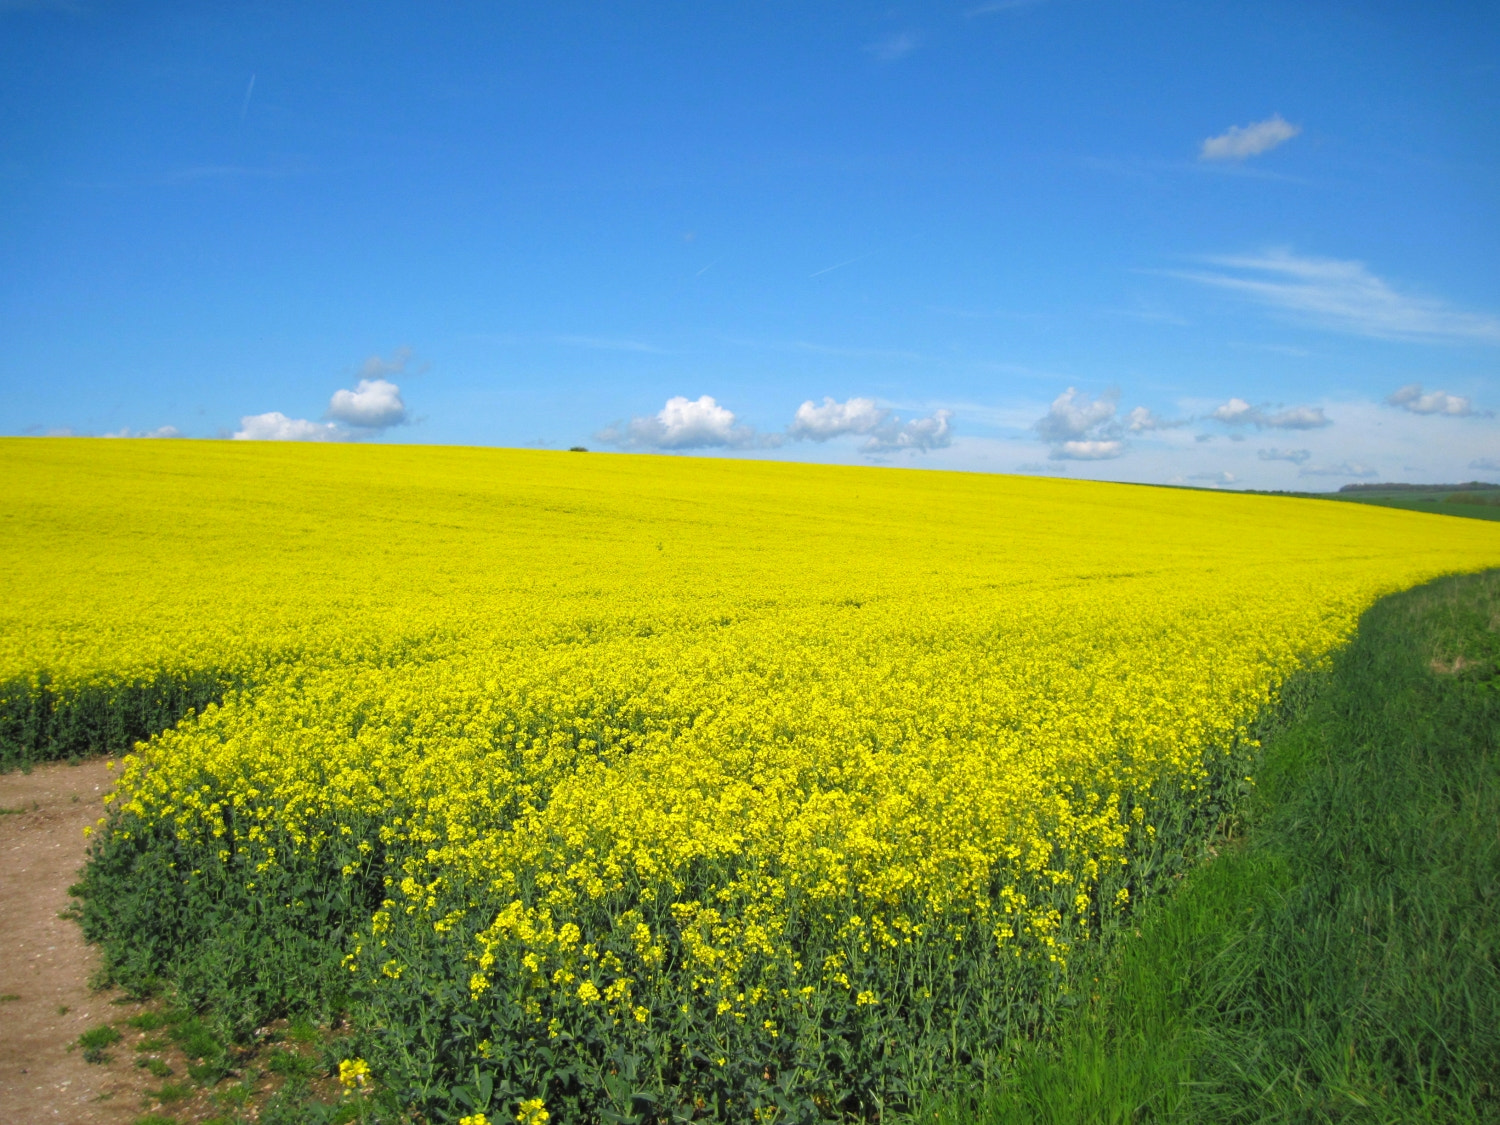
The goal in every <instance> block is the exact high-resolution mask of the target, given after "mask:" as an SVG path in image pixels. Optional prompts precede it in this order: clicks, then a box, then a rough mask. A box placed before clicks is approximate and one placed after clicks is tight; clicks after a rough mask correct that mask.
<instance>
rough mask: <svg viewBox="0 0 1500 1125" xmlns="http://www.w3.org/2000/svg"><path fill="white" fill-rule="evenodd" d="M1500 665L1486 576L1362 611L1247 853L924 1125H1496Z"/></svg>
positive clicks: (1497, 580) (1295, 729)
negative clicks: (992, 1073)
mask: <svg viewBox="0 0 1500 1125" xmlns="http://www.w3.org/2000/svg"><path fill="white" fill-rule="evenodd" d="M1497 665H1500V572H1495V571H1491V572H1489V573H1486V574H1482V575H1470V576H1464V577H1458V578H1451V579H1444V580H1441V581H1438V582H1434V583H1431V584H1429V585H1427V586H1424V587H1421V588H1419V589H1416V590H1412V591H1408V592H1407V593H1404V594H1401V595H1397V596H1395V597H1391V598H1388V599H1386V600H1385V601H1383V602H1381V603H1379V604H1378V605H1376V606H1375V607H1374V608H1372V609H1371V610H1370V611H1369V613H1368V614H1367V615H1366V616H1365V618H1364V619H1363V620H1362V622H1361V625H1360V630H1359V634H1358V636H1357V638H1356V640H1355V641H1354V642H1353V643H1352V644H1351V645H1350V646H1349V647H1348V648H1347V649H1346V650H1344V651H1343V652H1341V653H1340V654H1339V655H1338V656H1337V658H1336V660H1335V663H1334V667H1333V669H1332V671H1331V672H1330V673H1329V674H1327V675H1326V676H1323V677H1320V678H1319V680H1318V682H1317V684H1316V688H1315V690H1313V691H1312V692H1311V693H1310V695H1309V698H1308V699H1307V701H1306V702H1305V703H1304V704H1303V705H1302V706H1301V707H1300V708H1299V713H1298V714H1297V715H1296V716H1295V717H1294V718H1293V719H1292V720H1291V722H1290V723H1289V724H1288V725H1287V726H1286V727H1285V728H1284V729H1282V730H1281V732H1280V733H1279V734H1277V735H1276V736H1275V737H1274V738H1273V739H1271V740H1270V741H1269V743H1268V745H1267V747H1266V750H1265V758H1264V762H1263V765H1262V771H1261V777H1260V778H1258V782H1259V792H1258V795H1257V797H1256V800H1255V801H1254V803H1253V809H1252V813H1251V819H1250V821H1249V823H1248V825H1247V829H1246V832H1245V834H1244V836H1243V837H1242V838H1240V839H1239V840H1237V841H1234V842H1232V843H1231V844H1229V845H1228V846H1226V847H1225V848H1224V849H1223V850H1222V852H1221V853H1220V854H1219V856H1218V857H1217V858H1216V859H1214V860H1213V861H1212V862H1210V863H1208V864H1206V865H1204V866H1202V867H1201V868H1199V869H1197V870H1195V871H1194V872H1193V873H1191V874H1190V875H1189V876H1188V877H1187V878H1186V879H1184V880H1183V883H1182V886H1181V887H1180V889H1179V890H1178V892H1177V893H1176V894H1174V895H1171V896H1168V897H1167V898H1165V899H1162V900H1159V901H1158V902H1157V903H1156V904H1154V905H1153V906H1152V907H1149V908H1147V909H1146V910H1144V911H1143V913H1142V915H1141V917H1140V919H1139V923H1138V925H1137V926H1136V927H1135V928H1134V929H1133V930H1132V931H1130V932H1128V933H1127V934H1126V935H1125V936H1124V937H1123V938H1122V939H1121V940H1120V941H1118V942H1116V943H1114V946H1113V948H1112V949H1111V950H1110V951H1109V953H1108V954H1107V955H1105V956H1104V957H1103V958H1102V959H1101V960H1100V961H1099V962H1097V963H1096V964H1094V965H1093V966H1092V967H1089V966H1083V967H1082V968H1083V969H1084V972H1083V974H1082V979H1083V980H1084V981H1085V982H1088V983H1087V988H1088V990H1089V991H1090V993H1091V995H1090V996H1089V997H1088V1002H1087V1003H1086V1004H1084V1005H1082V1006H1081V1007H1080V1009H1079V1014H1078V1015H1077V1017H1076V1018H1074V1019H1072V1020H1071V1021H1069V1022H1067V1023H1065V1024H1063V1025H1062V1027H1061V1029H1060V1031H1059V1032H1058V1033H1057V1034H1056V1035H1055V1036H1054V1037H1053V1038H1052V1039H1051V1040H1050V1041H1047V1042H1043V1043H1040V1044H1037V1045H1036V1046H1034V1047H1031V1048H1029V1049H1027V1050H1025V1051H1024V1052H1023V1053H1022V1054H1021V1055H1020V1056H1019V1057H1018V1058H1017V1060H1016V1062H1015V1065H1014V1066H1013V1067H1012V1068H1010V1070H1009V1072H1008V1073H1006V1074H1005V1075H1004V1076H1003V1077H1001V1078H1000V1079H999V1080H998V1081H996V1082H995V1084H994V1085H993V1086H992V1087H991V1088H990V1089H987V1090H986V1089H979V1090H972V1091H968V1092H965V1093H963V1094H961V1095H953V1094H950V1095H948V1096H947V1097H946V1100H944V1101H941V1102H940V1103H939V1104H938V1105H936V1106H935V1107H932V1108H931V1110H930V1111H929V1112H927V1113H924V1114H922V1117H923V1118H924V1119H925V1120H929V1121H936V1122H940V1123H946V1122H953V1123H957V1122H965V1123H970V1122H978V1123H986V1125H999V1123H1002V1122H1003V1123H1010V1122H1027V1123H1030V1122H1057V1123H1068V1125H1074V1123H1080V1122H1101V1123H1103V1122H1110V1123H1116V1122H1118V1123H1125V1122H1177V1121H1181V1122H1205V1121H1213V1122H1251V1121H1254V1122H1325V1121H1326V1122H1395V1121H1422V1122H1479V1121H1497V1120H1500V970H1497V952H1500V679H1497V675H1496V672H1497ZM1094 977H1097V983H1095V982H1094V979H1093V978H1094Z"/></svg>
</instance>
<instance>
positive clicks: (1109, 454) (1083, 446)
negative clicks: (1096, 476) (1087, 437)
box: [1047, 439, 1125, 461]
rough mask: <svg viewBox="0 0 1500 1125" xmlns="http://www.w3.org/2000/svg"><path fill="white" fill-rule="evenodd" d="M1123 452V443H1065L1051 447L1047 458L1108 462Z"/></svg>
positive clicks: (1093, 441) (1098, 441) (1097, 441)
mask: <svg viewBox="0 0 1500 1125" xmlns="http://www.w3.org/2000/svg"><path fill="white" fill-rule="evenodd" d="M1124 452H1125V443H1124V442H1123V441H1104V440H1097V439H1096V440H1092V441H1065V442H1061V443H1059V444H1057V445H1054V446H1053V447H1052V452H1051V453H1049V454H1048V455H1047V456H1049V457H1051V458H1052V459H1053V460H1054V461H1108V460H1110V459H1112V458H1115V457H1118V456H1120V454H1122V453H1124Z"/></svg>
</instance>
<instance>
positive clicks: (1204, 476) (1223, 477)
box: [1187, 471, 1238, 484]
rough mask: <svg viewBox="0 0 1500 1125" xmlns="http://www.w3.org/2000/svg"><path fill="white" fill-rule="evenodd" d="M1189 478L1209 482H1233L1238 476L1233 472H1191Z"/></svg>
mask: <svg viewBox="0 0 1500 1125" xmlns="http://www.w3.org/2000/svg"><path fill="white" fill-rule="evenodd" d="M1187 479H1188V480H1201V481H1205V482H1207V483H1208V484H1233V483H1234V482H1235V481H1236V480H1237V479H1238V478H1237V477H1236V476H1235V475H1234V474H1233V473H1231V472H1225V471H1220V472H1216V473H1189V474H1188V478H1187Z"/></svg>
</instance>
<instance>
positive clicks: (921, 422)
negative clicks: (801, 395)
mask: <svg viewBox="0 0 1500 1125" xmlns="http://www.w3.org/2000/svg"><path fill="white" fill-rule="evenodd" d="M952 422H953V412H952V411H951V410H935V411H933V412H932V413H931V414H930V415H928V416H927V417H925V418H912V419H910V420H908V421H905V422H903V421H902V420H901V419H900V418H899V417H897V416H896V415H895V414H892V413H891V411H889V410H887V409H886V408H885V407H882V406H878V405H876V403H875V400H874V399H869V398H851V399H850V400H849V401H848V402H838V401H837V400H835V399H832V398H829V397H827V396H824V398H823V403H822V405H821V406H820V405H817V404H815V403H814V402H813V401H812V399H808V400H807V401H806V402H804V403H803V404H802V405H801V406H799V407H797V413H796V416H795V417H793V418H792V423H791V425H789V426H788V427H787V435H788V436H789V437H791V438H793V439H795V440H798V441H801V440H802V439H804V438H806V439H810V440H812V441H828V440H830V439H831V438H836V437H841V436H843V435H844V434H860V435H864V436H865V437H866V438H867V439H868V440H866V441H865V443H864V445H862V446H861V447H860V449H861V452H864V453H896V452H899V451H901V450H903V449H905V450H911V451H912V452H921V453H925V452H928V451H930V450H933V449H944V448H946V447H947V446H949V445H951V444H952V441H953V426H952Z"/></svg>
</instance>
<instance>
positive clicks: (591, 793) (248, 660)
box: [0, 441, 1500, 1122]
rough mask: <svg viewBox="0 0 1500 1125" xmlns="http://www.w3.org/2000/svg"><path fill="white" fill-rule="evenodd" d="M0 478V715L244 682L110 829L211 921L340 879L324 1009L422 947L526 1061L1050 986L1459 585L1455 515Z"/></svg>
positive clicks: (96, 464)
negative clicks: (897, 992)
mask: <svg viewBox="0 0 1500 1125" xmlns="http://www.w3.org/2000/svg"><path fill="white" fill-rule="evenodd" d="M0 464H3V466H4V471H5V479H6V480H7V482H8V486H7V489H6V490H5V493H4V495H3V496H0V510H3V514H4V517H5V518H4V520H3V523H0V535H3V536H4V539H3V542H0V556H3V561H4V571H5V573H6V574H7V575H8V576H9V577H8V579H7V591H6V593H7V596H6V598H5V599H4V600H3V602H0V615H3V618H0V627H3V632H0V679H4V680H7V681H28V680H29V681H30V682H35V681H36V678H37V677H39V676H41V675H46V676H48V677H50V681H51V683H52V684H53V685H54V691H57V692H59V693H60V698H65V696H66V692H67V690H69V689H70V688H81V687H83V686H90V685H93V686H97V685H99V684H111V683H128V682H137V681H142V680H148V679H150V678H151V677H153V676H159V675H173V674H181V673H184V672H191V671H196V670H202V669H213V670H222V671H224V672H225V673H226V674H232V675H233V676H234V677H237V678H238V680H239V681H240V682H242V683H244V684H246V685H248V686H246V687H244V688H242V689H240V690H236V691H231V692H230V693H228V694H227V695H226V697H225V698H224V700H223V702H222V704H219V705H215V706H210V707H209V708H207V709H206V710H205V711H204V712H203V713H201V714H197V715H191V716H189V717H187V718H186V719H185V720H183V721H182V722H181V723H179V724H178V725H177V726H176V727H175V728H174V729H172V730H169V731H167V732H165V733H163V734H161V735H160V736H159V737H157V738H155V739H154V740H153V741H152V742H151V743H150V744H149V745H148V746H145V747H144V748H143V749H141V750H140V752H138V753H137V754H136V755H133V756H131V757H129V758H127V759H126V760H125V762H124V763H123V770H122V773H123V777H122V782H121V789H120V802H121V805H122V806H123V812H122V814H121V815H119V816H118V817H117V818H116V819H115V820H114V821H112V823H111V831H113V832H117V833H129V832H137V831H142V830H144V829H145V828H148V827H160V826H163V825H166V826H169V827H170V829H171V831H172V832H174V833H175V834H176V835H177V836H178V837H179V838H180V839H181V840H183V841H184V843H185V844H189V845H194V846H198V847H200V848H209V849H212V854H214V855H217V857H218V860H219V862H221V863H223V864H225V865H234V864H239V865H240V866H239V867H236V868H235V870H236V871H239V872H241V873H242V875H243V878H244V879H245V881H246V885H247V886H249V887H252V888H253V887H254V885H255V883H256V880H257V879H258V878H259V877H260V876H261V875H263V874H264V873H265V872H266V871H267V870H269V869H270V868H272V867H274V866H276V865H278V864H282V863H285V862H287V861H288V860H289V859H290V858H291V857H293V856H297V857H308V856H333V855H337V856H338V857H340V861H339V864H338V866H337V868H336V869H337V870H341V871H342V877H343V878H345V879H349V880H357V879H361V878H365V877H367V876H368V875H369V874H370V873H371V872H375V873H378V875H379V878H381V879H382V880H383V881H384V885H385V887H386V893H385V898H384V902H383V904H382V905H381V907H380V908H379V909H378V910H377V911H376V912H375V913H374V915H373V916H372V917H371V918H370V920H369V925H368V927H367V928H366V929H365V931H364V932H363V933H362V934H361V935H359V938H358V942H357V944H355V945H351V947H350V954H349V958H348V959H347V964H348V966H349V968H350V969H351V970H352V971H354V972H356V973H360V974H362V978H361V979H368V980H370V981H371V982H372V984H371V987H376V988H378V987H396V986H397V984H398V982H400V981H401V979H402V975H403V972H404V971H405V970H406V969H407V968H408V963H407V960H406V958H407V956H408V951H409V950H410V949H411V948H413V946H412V943H413V941H414V940H415V939H414V938H413V937H412V936H411V935H413V934H416V933H418V932H420V933H423V934H425V935H426V937H425V938H424V939H423V940H424V941H427V942H456V943H459V945H460V946H461V948H462V959H464V960H465V961H466V964H467V968H466V969H465V977H464V979H465V980H466V982H467V985H468V993H469V995H470V996H471V997H472V998H474V1000H475V1001H476V1002H480V1001H482V1000H483V999H484V998H485V997H486V996H487V995H489V994H493V993H494V992H504V993H505V994H506V995H508V996H519V997H521V1001H520V1002H521V1003H522V1004H524V1005H525V1010H526V1011H527V1012H529V1013H531V1014H532V1015H533V1016H534V1018H535V1020H536V1021H537V1026H538V1027H539V1028H541V1027H546V1028H548V1029H549V1030H550V1031H551V1033H552V1034H553V1035H556V1034H557V1033H558V1028H559V1026H560V1025H559V1023H558V1019H559V1015H558V1013H559V1012H563V1011H564V1010H586V1011H593V1012H598V1013H602V1014H604V1015H606V1016H607V1017H608V1018H611V1019H614V1020H617V1021H620V1022H622V1023H624V1024H626V1025H627V1026H629V1025H637V1024H638V1025H648V1024H650V1023H651V1022H652V1021H654V1020H657V1019H659V1018H661V1017H662V1016H664V1015H669V1014H670V1013H668V1012H665V1011H664V1010H663V1008H664V1006H665V1005H668V1004H677V1003H678V1002H679V999H680V997H681V996H683V995H686V994H696V995H698V996H700V997H702V998H703V999H704V1000H705V1002H707V1003H709V1004H710V1005H711V1006H712V1007H713V1009H714V1010H716V1011H717V1012H718V1013H719V1014H720V1016H721V1017H722V1018H724V1019H726V1020H729V1019H733V1020H740V1021H744V1020H746V1019H751V1018H752V1017H753V1023H754V1025H755V1026H762V1025H763V1026H764V1028H765V1029H766V1033H767V1034H768V1035H770V1036H773V1037H774V1036H776V1035H777V1034H778V1033H779V1032H778V1026H777V1024H776V1021H775V1020H774V1019H770V1018H767V1015H766V1012H765V1011H761V1010H759V1009H760V1008H761V1006H762V1001H764V1000H765V999H767V998H768V997H780V998H782V999H785V998H787V997H792V998H794V999H795V998H797V997H801V998H804V999H806V1000H807V1002H808V1003H811V1002H812V998H813V997H815V996H818V995H822V994H828V993H839V994H842V995H844V996H845V997H847V1000H848V1002H849V1003H850V1004H852V1005H854V1006H856V1007H859V1008H861V1009H865V1008H868V1009H870V1010H879V1009H880V1008H881V1006H882V1005H883V1004H884V1003H885V1002H886V999H885V997H884V996H883V995H882V992H881V988H880V986H879V985H878V978H879V974H874V975H871V973H870V972H868V971H866V970H867V966H868V965H869V964H870V963H872V962H877V961H879V960H880V959H881V958H882V957H887V958H896V957H899V956H900V951H901V950H902V949H903V948H911V947H913V946H914V944H915V945H919V946H920V945H923V944H924V943H926V944H929V945H930V944H931V943H932V942H933V941H937V940H942V941H958V940H963V939H964V938H965V936H966V935H968V936H970V937H972V935H974V934H982V935H987V937H986V940H992V941H993V942H994V943H996V945H997V946H998V947H999V948H1002V949H1007V950H1011V951H1013V955H1014V956H1015V957H1016V958H1033V959H1040V960H1043V961H1046V960H1048V959H1052V960H1057V959H1060V958H1065V957H1066V953H1067V945H1068V943H1069V941H1071V940H1076V938H1077V936H1079V935H1085V934H1087V933H1088V932H1089V927H1090V925H1091V924H1095V923H1091V921H1090V919H1097V917H1098V916H1099V912H1100V911H1104V910H1109V909H1118V908H1119V907H1121V906H1123V904H1124V901H1125V900H1126V898H1127V897H1128V892H1127V890H1126V889H1125V886H1124V884H1125V882H1127V881H1128V880H1127V879H1126V878H1125V877H1124V874H1122V873H1125V872H1127V869H1128V866H1129V863H1130V861H1131V857H1132V847H1133V843H1132V842H1133V841H1139V840H1143V839H1148V838H1149V837H1150V835H1151V833H1152V832H1153V831H1154V830H1155V827H1156V824H1157V819H1156V817H1157V812H1158V803H1159V802H1160V801H1162V800H1165V799H1167V798H1169V797H1170V798H1172V799H1174V800H1181V799H1184V797H1186V799H1188V800H1191V796H1192V794H1193V793H1194V792H1195V787H1197V786H1199V785H1201V784H1202V783H1203V781H1204V779H1205V777H1206V776H1207V770H1208V769H1209V767H1210V765H1211V763H1212V761H1213V760H1214V758H1215V756H1216V755H1223V754H1224V753H1226V752H1227V751H1229V749H1230V748H1232V747H1234V746H1236V745H1241V746H1243V744H1244V743H1245V741H1246V740H1247V739H1248V737H1249V734H1248V725H1249V724H1250V722H1251V721H1252V719H1253V717H1254V716H1255V715H1256V713H1257V712H1258V711H1259V710H1260V709H1261V708H1263V707H1264V706H1265V705H1266V704H1267V703H1268V702H1269V701H1271V700H1272V699H1273V698H1274V697H1275V694H1276V691H1277V688H1278V685H1279V684H1280V683H1282V682H1283V680H1284V679H1285V677H1286V676H1287V675H1288V674H1290V673H1291V672H1293V671H1294V670H1295V669H1297V668H1298V667H1300V666H1302V665H1304V664H1306V663H1308V662H1310V661H1316V660H1318V659H1320V658H1322V657H1323V656H1325V655H1326V654H1327V653H1329V652H1330V651H1331V650H1332V649H1333V648H1334V647H1335V646H1337V645H1338V644H1339V643H1340V642H1341V641H1342V640H1344V639H1345V638H1346V637H1347V636H1348V635H1349V633H1350V631H1351V629H1352V628H1353V626H1354V624H1355V622H1356V620H1357V618H1358V615H1359V614H1360V612H1361V611H1362V610H1363V609H1364V608H1366V607H1367V606H1368V605H1369V604H1370V603H1371V602H1372V601H1373V600H1374V599H1375V598H1376V597H1378V596H1380V595H1382V594H1385V593H1387V592H1390V591H1393V590H1395V589H1398V588H1402V587H1405V586H1409V585H1411V584H1413V583H1415V582H1418V581H1421V580H1424V579H1426V578H1429V577H1432V576H1434V575H1437V574H1439V573H1443V572H1449V571H1455V570H1464V569H1476V568H1480V567H1485V566H1492V565H1496V564H1497V563H1500V525H1495V524H1490V523H1486V522H1483V521H1459V520H1449V519H1443V518H1441V517H1428V516H1423V515H1418V514H1413V513H1408V512H1401V511H1392V510H1386V509H1380V508H1375V507H1366V506H1360V505H1344V504H1326V503H1320V502H1317V501H1308V500H1294V499H1286V498H1276V497H1265V496H1244V495H1224V494H1217V493H1207V492H1194V491H1185V490H1172V489H1159V488H1149V487H1139V486H1122V485H1108V484H1096V483H1082V482H1071V481H1060V480H1045V479H1029V478H1016V477H1002V476H978V475H962V474H949V473H932V472H911V471H895V470H883V469H859V468H832V467H812V466H799V465H787V464H776V463H754V462H733V461H704V460H687V459H673V458H649V457H627V456H598V455H589V456H580V455H578V454H553V453H538V452H517V451H500V450H472V449H452V448H389V447H387V448H315V447H287V446H250V445H239V444H233V443H216V444H208V443H126V442H119V443H99V442H81V441H46V442H43V441H3V442H0ZM813 930H816V931H817V932H819V933H821V934H823V935H824V936H825V938H826V939H827V940H826V942H824V943H823V944H820V945H819V946H818V953H817V956H816V959H815V960H808V958H809V957H810V956H812V954H811V953H810V949H811V947H810V946H809V945H808V943H807V942H806V941H805V940H804V935H806V934H807V933H809V932H811V931H813ZM402 935H405V936H402ZM487 1044H488V1041H486V1044H485V1045H486V1046H487ZM481 1053H483V1052H481ZM341 1076H342V1075H341ZM346 1084H347V1081H346ZM528 1115H529V1116H528ZM546 1116H547V1114H546V1111H545V1109H543V1108H542V1107H541V1103H540V1102H537V1103H535V1105H534V1106H533V1105H532V1103H529V1102H528V1103H523V1105H522V1113H521V1114H520V1115H518V1120H525V1121H532V1122H536V1121H544V1120H546Z"/></svg>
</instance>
